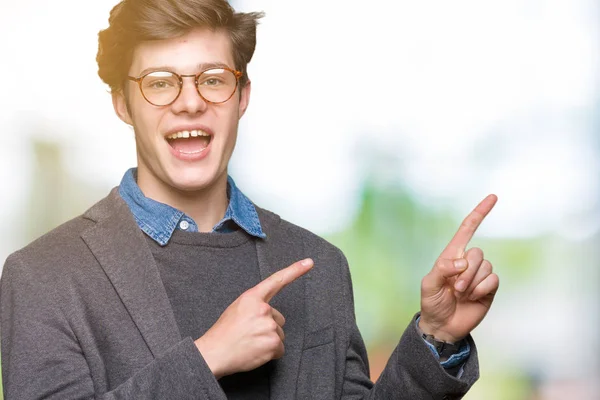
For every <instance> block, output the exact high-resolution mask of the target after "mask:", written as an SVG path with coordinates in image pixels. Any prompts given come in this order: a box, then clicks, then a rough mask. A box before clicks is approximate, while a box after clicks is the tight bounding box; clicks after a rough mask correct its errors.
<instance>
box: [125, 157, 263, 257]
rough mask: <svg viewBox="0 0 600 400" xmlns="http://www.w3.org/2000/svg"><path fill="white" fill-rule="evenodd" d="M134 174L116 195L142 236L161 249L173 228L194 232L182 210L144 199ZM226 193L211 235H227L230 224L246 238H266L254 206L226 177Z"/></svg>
mask: <svg viewBox="0 0 600 400" xmlns="http://www.w3.org/2000/svg"><path fill="white" fill-rule="evenodd" d="M136 173H137V169H136V168H131V169H129V170H127V172H125V175H124V176H123V179H122V180H121V184H120V185H119V194H120V195H121V197H122V198H123V200H125V203H127V205H128V206H129V209H130V210H131V213H132V214H133V217H134V218H135V222H136V223H137V224H138V226H139V227H140V229H141V230H142V231H144V233H146V234H147V235H148V236H150V237H151V238H152V239H154V240H155V241H156V242H157V243H158V244H160V245H161V246H165V245H166V244H167V243H169V240H170V239H171V236H172V235H173V232H174V231H175V229H180V228H181V229H183V227H186V230H187V231H189V232H198V226H197V225H196V223H195V222H194V220H193V219H192V218H190V217H189V216H188V215H186V214H185V213H184V212H183V211H180V210H178V209H176V208H174V207H171V206H169V205H168V204H164V203H160V202H158V201H156V200H152V199H150V198H148V197H146V196H144V194H143V193H142V191H141V189H140V188H139V186H138V184H137V182H136V179H135V176H136ZM227 193H228V197H229V205H228V206H227V211H225V216H224V217H223V219H222V220H221V221H219V222H218V223H217V224H216V225H215V226H214V227H213V230H212V232H218V233H227V232H231V231H232V230H233V229H232V227H231V225H232V224H231V222H233V223H235V225H237V227H239V228H241V229H243V230H244V231H246V232H247V233H248V234H249V235H252V236H255V237H258V238H262V239H264V238H266V237H267V235H265V233H264V232H263V230H262V227H261V225H260V221H259V219H258V213H257V212H256V208H255V207H254V204H253V203H252V202H251V201H250V199H248V198H247V197H246V196H245V195H244V194H243V193H242V192H241V191H240V190H239V189H238V188H237V186H236V185H235V182H234V181H233V179H232V178H231V177H230V176H227ZM184 221H185V222H184Z"/></svg>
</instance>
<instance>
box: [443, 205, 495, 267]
mask: <svg viewBox="0 0 600 400" xmlns="http://www.w3.org/2000/svg"><path fill="white" fill-rule="evenodd" d="M496 201H498V197H496V195H494V194H490V195H488V196H487V197H486V198H485V199H483V200H482V201H481V203H479V204H478V205H477V207H475V209H474V210H473V211H471V213H470V214H469V215H467V217H466V218H465V219H464V220H463V222H462V224H460V227H459V228H458V231H457V232H456V233H455V234H454V237H453V238H452V240H450V243H448V246H446V248H445V249H444V251H442V254H441V256H440V258H446V259H455V258H461V257H462V256H463V255H464V253H465V249H466V248H467V245H468V244H469V241H470V240H471V238H472V237H473V235H474V234H475V231H476V230H477V228H479V225H481V222H482V221H483V219H484V218H485V217H486V216H487V215H488V214H489V213H490V211H491V210H492V208H494V205H495V204H496Z"/></svg>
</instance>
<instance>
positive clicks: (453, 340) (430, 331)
mask: <svg viewBox="0 0 600 400" xmlns="http://www.w3.org/2000/svg"><path fill="white" fill-rule="evenodd" d="M418 328H419V330H420V331H421V334H422V335H424V336H430V337H432V338H433V339H435V340H436V341H439V342H444V343H448V344H451V345H454V344H457V343H459V342H460V341H461V340H463V339H464V337H456V336H453V335H450V334H449V333H447V332H445V331H444V330H442V329H439V328H437V327H435V326H433V325H431V324H429V323H427V322H426V321H423V318H420V319H419V324H418Z"/></svg>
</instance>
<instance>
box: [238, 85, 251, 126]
mask: <svg viewBox="0 0 600 400" xmlns="http://www.w3.org/2000/svg"><path fill="white" fill-rule="evenodd" d="M251 88H252V82H250V81H248V82H247V83H246V85H245V86H244V87H243V88H242V89H241V90H240V105H239V110H238V112H239V115H240V118H242V117H243V116H244V113H245V112H246V109H247V108H248V104H250V91H251Z"/></svg>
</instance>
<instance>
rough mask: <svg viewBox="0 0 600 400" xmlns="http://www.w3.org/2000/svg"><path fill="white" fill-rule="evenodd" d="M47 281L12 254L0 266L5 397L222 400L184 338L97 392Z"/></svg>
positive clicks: (216, 386) (221, 394)
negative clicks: (112, 386) (114, 384)
mask: <svg viewBox="0 0 600 400" xmlns="http://www.w3.org/2000/svg"><path fill="white" fill-rule="evenodd" d="M45 280H46V279H45V277H44V276H39V274H37V275H36V274H35V273H34V272H33V271H32V270H31V269H30V268H28V267H27V265H25V264H24V263H22V262H20V260H19V258H18V257H17V256H16V255H12V256H10V257H9V258H8V259H7V261H6V263H5V265H4V269H3V272H2V277H1V279H0V314H1V315H0V333H1V335H2V338H1V353H2V378H3V388H4V396H5V398H6V399H10V400H20V399H28V400H30V399H42V398H43V399H61V400H69V399H102V400H113V399H114V400H125V399H157V400H158V399H169V398H170V399H175V398H176V399H211V400H212V399H215V400H217V399H218V400H225V399H226V396H225V394H224V393H223V391H222V390H221V388H220V386H219V384H218V382H217V380H216V379H215V377H214V375H213V374H212V373H211V371H210V369H209V368H208V366H207V365H206V363H205V362H204V359H203V358H202V356H201V354H200V352H199V351H198V350H197V348H196V346H195V344H194V342H193V340H192V339H190V338H186V339H184V340H182V341H181V342H179V343H178V344H176V345H174V346H173V347H172V348H170V349H169V350H168V351H167V352H166V353H165V354H164V355H162V356H161V357H160V358H157V359H155V360H153V361H152V362H151V363H149V364H148V365H146V366H145V367H144V368H142V369H141V370H139V371H138V372H137V373H136V374H135V375H133V376H131V377H130V378H129V379H128V380H126V381H125V382H123V383H122V384H121V385H119V386H118V387H116V388H115V389H114V390H111V391H109V392H106V390H103V388H98V387H95V383H94V381H93V379H92V377H91V374H90V370H89V368H88V365H87V362H86V355H85V354H84V353H83V351H82V349H81V347H80V346H79V343H78V340H77V337H76V336H75V335H74V333H73V331H72V329H71V328H70V326H69V322H68V319H67V318H66V316H65V314H64V310H62V307H61V304H60V300H59V297H60V296H58V295H57V293H56V291H55V288H54V287H50V286H51V285H52V283H48V282H45Z"/></svg>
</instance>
